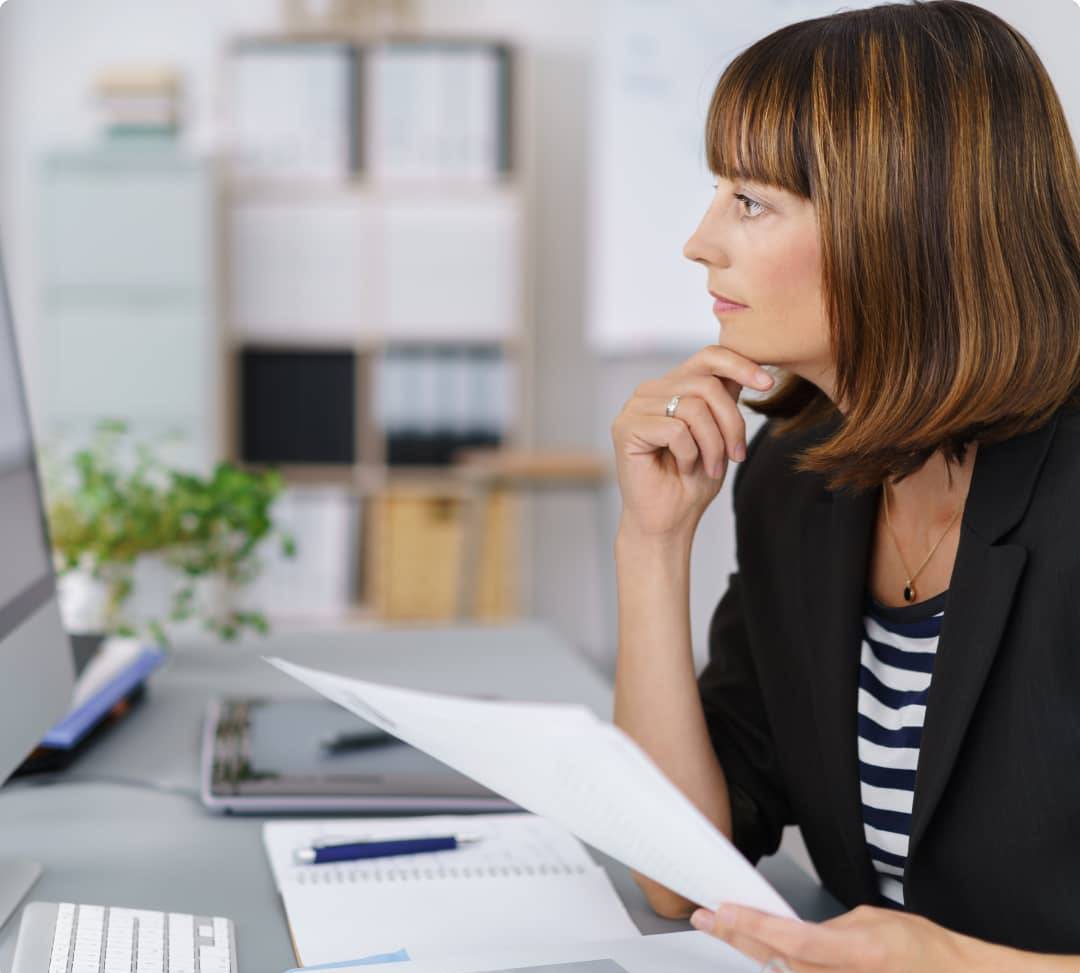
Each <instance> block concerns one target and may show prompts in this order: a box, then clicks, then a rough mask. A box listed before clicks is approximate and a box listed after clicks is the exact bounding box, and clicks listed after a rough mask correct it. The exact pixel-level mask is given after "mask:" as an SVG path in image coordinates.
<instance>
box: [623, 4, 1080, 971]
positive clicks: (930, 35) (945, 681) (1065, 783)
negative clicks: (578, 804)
mask: <svg viewBox="0 0 1080 973" xmlns="http://www.w3.org/2000/svg"><path fill="white" fill-rule="evenodd" d="M706 143H707V152H708V161H709V167H710V169H711V170H712V171H713V173H714V174H715V176H716V178H717V182H716V193H715V196H714V197H713V200H712V202H711V204H710V206H709V208H708V210H707V212H706V213H705V215H704V218H703V219H702V221H701V224H700V226H699V227H698V228H697V230H696V232H695V233H694V234H693V236H692V237H691V238H690V240H689V241H688V242H687V244H686V247H685V251H684V252H685V255H686V256H687V257H688V258H689V259H691V260H694V261H696V262H698V263H700V264H701V265H702V266H703V267H704V268H705V269H706V271H707V287H708V289H709V292H710V294H712V296H713V297H714V298H722V300H718V302H717V304H716V305H715V306H714V307H715V310H716V315H717V317H718V318H719V320H720V323H721V334H720V340H719V342H718V344H716V345H710V346H709V347H707V348H705V349H704V350H702V351H701V352H699V353H698V354H696V355H694V356H693V357H692V358H690V359H689V360H687V361H686V362H685V363H683V364H682V365H681V366H679V367H678V368H676V369H675V370H673V371H672V372H670V373H669V374H667V375H665V376H663V377H662V378H659V379H656V380H655V381H648V382H645V383H644V384H643V385H641V386H640V387H639V388H638V389H637V390H636V391H635V393H634V395H633V396H632V397H631V398H630V399H629V401H628V402H627V403H626V405H625V406H624V408H623V409H622V411H621V412H620V414H619V416H618V417H617V418H616V420H615V422H614V424H613V426H612V436H613V440H614V444H615V449H616V454H617V468H618V477H619V485H620V489H621V492H622V498H623V511H622V518H621V522H620V526H619V532H618V537H617V541H616V562H617V574H618V588H619V629H620V642H619V657H618V664H617V672H616V706H615V720H616V723H617V724H618V725H619V726H621V727H622V728H623V729H624V730H625V731H626V732H627V733H629V734H630V735H631V736H632V737H634V738H635V739H636V740H637V742H638V743H639V744H640V745H641V746H642V747H643V748H644V749H645V750H646V751H647V752H648V753H649V754H650V755H651V756H652V757H653V759H654V760H655V761H656V762H657V764H658V765H659V766H660V767H661V768H662V769H663V770H664V771H665V773H666V774H667V775H668V776H669V777H670V778H671V779H672V780H673V781H674V783H675V784H676V785H677V786H679V787H680V788H681V789H682V790H683V791H684V792H685V793H686V794H687V795H688V796H689V797H690V799H691V800H693V801H694V802H695V804H696V805H697V806H698V807H699V808H700V809H701V811H702V812H703V813H704V814H705V815H707V816H708V817H709V818H710V819H711V820H712V822H713V823H714V824H715V825H716V827H717V828H719V829H720V830H721V831H722V832H723V833H724V834H725V835H727V836H728V837H729V838H730V839H731V840H732V841H733V843H734V844H735V846H736V847H737V848H739V850H740V851H741V852H742V853H743V854H744V855H746V857H747V858H748V859H749V860H750V861H751V862H752V863H755V864H756V862H757V861H758V860H759V859H760V858H761V857H762V856H763V855H767V854H771V853H772V852H773V851H775V850H776V848H777V846H778V844H779V841H780V837H781V831H782V829H783V827H784V826H785V825H788V824H798V825H799V826H800V827H801V830H802V833H803V836H804V838H805V839H806V843H807V847H808V849H809V851H810V855H811V857H812V859H813V861H814V864H815V866H816V868H817V870H818V872H819V874H820V876H821V878H822V881H823V883H824V885H825V886H826V888H828V889H829V890H830V891H831V892H832V893H833V894H834V895H836V896H837V897H838V898H839V899H840V900H841V901H842V902H843V903H844V904H845V905H846V906H848V907H849V908H852V909H853V911H851V912H848V913H847V914H845V915H843V916H841V917H839V918H837V919H835V920H832V921H829V922H826V923H823V924H820V925H815V924H810V923H801V922H797V921H793V920H788V919H783V918H779V917H767V916H765V915H764V914H761V913H755V912H754V911H753V910H749V909H745V908H736V909H734V910H733V917H734V918H733V922H734V925H732V924H731V923H729V922H726V921H725V920H726V918H727V913H726V910H722V912H721V913H720V914H717V915H713V914H711V913H706V912H704V911H703V910H698V911H697V912H695V913H694V923H695V925H698V927H699V928H703V929H708V930H710V931H712V932H713V933H714V934H716V935H718V936H722V937H723V938H725V939H726V940H727V941H728V942H730V943H731V944H732V945H734V946H735V947H737V948H738V949H740V950H742V951H743V952H745V953H747V954H749V955H750V956H752V957H755V958H758V959H760V960H762V961H765V960H768V959H770V958H772V957H781V958H783V959H784V960H786V962H787V963H788V965H789V966H790V967H791V968H792V969H793V970H795V971H801V970H815V971H824V970H871V969H872V970H879V971H890V973H891V971H901V970H903V971H909V970H912V971H913V970H918V971H919V973H932V971H936V970H949V971H956V970H967V969H971V970H976V969H978V970H988V969H993V970H1013V969H1015V970H1023V971H1025V973H1037V971H1040V970H1059V969H1060V970H1070V971H1072V973H1075V971H1076V970H1078V969H1080V867H1078V866H1080V607H1078V604H1077V599H1076V598H1075V597H1073V596H1072V595H1073V592H1074V591H1076V590H1077V581H1078V580H1080V526H1078V523H1077V520H1076V513H1075V508H1076V498H1077V497H1078V496H1080V412H1078V388H1080V164H1078V161H1077V156H1076V151H1075V148H1074V145H1073V142H1072V139H1071V137H1070V134H1069V131H1068V127H1067V124H1066V121H1065V118H1064V115H1063V112H1062V109H1061V106H1060V103H1059V101H1058V99H1057V96H1056V93H1055V92H1054V89H1053V86H1052V84H1051V82H1050V80H1049V78H1048V76H1047V74H1046V72H1045V70H1044V68H1043V66H1042V64H1041V62H1040V61H1039V59H1038V57H1037V56H1036V54H1035V53H1034V51H1033V50H1032V49H1031V47H1030V46H1029V44H1028V43H1027V42H1026V41H1025V39H1024V38H1023V37H1022V36H1021V35H1020V34H1018V33H1017V32H1016V31H1015V30H1014V29H1013V28H1011V27H1010V26H1009V25H1008V24H1006V23H1005V22H1003V21H1002V20H1001V19H1000V18H998V17H996V16H995V15H993V14H992V13H990V12H988V11H987V10H985V9H983V8H980V7H978V6H975V5H973V4H969V3H962V2H958V0H941V2H928V3H922V2H916V3H914V4H911V5H908V4H888V5H884V6H879V7H875V8H871V9H866V10H856V11H846V12H841V13H838V14H835V15H833V16H829V17H823V18H819V19H815V20H810V21H806V22H802V23H796V24H792V25H790V26H787V27H785V28H783V29H781V30H778V31H776V32H775V33H773V34H771V35H769V36H768V37H765V38H764V39H762V40H760V41H758V42H757V43H756V44H754V45H753V46H751V47H750V48H748V49H747V50H746V51H744V52H743V53H742V54H741V55H740V56H738V57H737V58H736V59H735V60H734V61H733V62H732V63H731V65H730V66H729V67H728V68H727V70H726V71H725V72H724V74H723V76H722V77H721V79H720V81H719V83H718V85H717V88H716V91H715V93H714V95H713V98H712V103H711V106H710V108H709V113H708V122H707V129H706ZM724 301H730V302H738V303H739V305H740V306H738V307H735V306H733V305H732V304H731V303H724ZM762 363H766V364H768V365H769V366H770V367H775V368H776V369H778V372H779V373H778V375H777V376H776V379H774V377H773V376H770V375H769V374H768V373H767V372H765V371H763V370H762V369H761V368H759V365H761V364H762ZM743 387H749V388H752V389H757V390H760V391H765V392H769V393H770V394H768V395H767V397H764V398H761V399H759V400H757V401H755V402H754V403H753V404H752V405H750V406H749V407H750V408H752V409H753V410H754V411H756V412H758V413H761V414H763V415H765V416H766V417H767V421H766V422H765V423H764V425H763V426H762V428H761V429H760V430H759V431H758V432H757V434H756V435H755V436H754V437H753V439H752V441H751V442H750V444H749V446H747V445H746V442H745V424H744V422H743V419H742V417H741V414H740V412H739V409H738V407H737V405H736V402H737V400H738V396H739V394H740V392H741V390H742V388H743ZM729 457H730V458H731V459H733V460H735V461H736V462H738V463H740V464H741V465H740V466H738V467H737V472H736V474H735V482H734V491H733V493H734V510H735V523H736V553H737V560H738V570H737V571H736V572H735V573H733V574H732V575H731V576H730V579H729V583H728V587H727V591H726V593H725V594H724V595H723V597H722V598H721V599H720V602H719V605H718V607H717V609H716V612H715V615H714V617H713V620H712V624H711V626H710V632H709V656H710V658H709V662H708V665H707V666H706V668H705V669H704V671H703V672H702V673H701V674H700V676H699V677H697V678H695V672H694V666H693V658H692V654H691V643H690V632H689V618H688V614H689V612H688V597H689V583H690V582H689V563H690V549H691V542H692V539H693V536H694V533H695V530H696V528H697V524H698V522H699V520H700V517H701V515H702V513H703V512H704V510H705V509H706V507H707V506H708V505H709V503H710V502H711V501H712V500H713V499H714V498H715V497H716V495H717V493H718V491H719V490H720V488H721V485H722V484H723V482H724V479H725V477H726V475H727V471H728V459H729ZM916 771H917V774H916ZM636 878H637V880H638V882H639V884H640V885H641V886H642V887H643V889H644V890H645V892H646V894H647V895H648V898H649V901H650V903H651V904H652V906H653V907H654V908H655V909H656V910H657V911H658V912H659V913H661V914H663V915H667V916H672V917H677V916H688V915H690V914H691V912H692V911H693V909H694V903H691V902H689V901H687V900H685V899H683V898H682V897H681V896H678V895H677V894H675V893H673V892H671V891H670V890H668V889H665V888H663V887H661V886H659V885H658V884H657V883H655V882H653V881H651V880H649V879H647V878H646V877H644V876H641V875H638V876H636ZM856 907H857V908H856Z"/></svg>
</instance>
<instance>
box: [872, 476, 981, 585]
mask: <svg viewBox="0 0 1080 973" xmlns="http://www.w3.org/2000/svg"><path fill="white" fill-rule="evenodd" d="M881 493H882V496H883V498H884V500H885V523H886V524H888V526H889V533H890V534H892V539H893V543H894V544H895V545H896V553H897V554H899V555H900V563H901V564H903V565H904V573H905V575H907V584H906V585H904V601H914V600H915V598H916V593H915V583H914V582H915V578H916V577H918V574H919V571H921V570H922V569H923V568H925V567H926V562H927V561H929V560H930V558H931V557H933V556H934V551H936V550H937V549H938V544H940V543H941V542H942V541H943V540H945V536H946V534H948V533H949V531H950V530H952V525H953V524H955V523H956V518H957V517H959V516H960V511H961V510H963V509H964V504H963V503H961V504H960V506H959V507H957V508H956V513H954V514H953V518H952V520H950V521H949V526H948V527H946V528H945V533H944V534H942V535H941V537H939V538H938V542H937V544H935V545H934V546H933V547H932V548H930V553H929V554H927V555H926V558H925V560H924V561H923V563H922V564H920V565H919V570H918V571H916V572H915V573H914V574H912V573H911V572H910V571H909V570H908V566H907V562H905V561H904V554H903V552H902V551H901V550H900V542H899V541H898V540H897V539H896V534H895V532H894V531H893V528H892V521H891V520H890V519H889V489H888V484H886V483H882V484H881Z"/></svg>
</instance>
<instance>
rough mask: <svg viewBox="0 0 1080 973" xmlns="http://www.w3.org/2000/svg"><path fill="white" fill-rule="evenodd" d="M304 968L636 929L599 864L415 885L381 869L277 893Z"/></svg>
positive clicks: (386, 864)
mask: <svg viewBox="0 0 1080 973" xmlns="http://www.w3.org/2000/svg"><path fill="white" fill-rule="evenodd" d="M280 891H281V897H282V899H283V900H284V902H285V911H286V912H287V913H288V917H289V925H290V927H291V930H292V936H293V941H294V942H295V944H296V952H297V954H298V959H299V960H300V962H301V963H304V964H306V965H313V964H318V963H333V962H337V961H340V960H343V959H348V958H349V957H354V956H355V957H358V956H365V955H367V954H370V953H384V952H390V951H393V950H395V949H400V948H402V947H403V946H404V947H405V948H407V949H408V951H409V955H410V956H429V957H430V956H441V955H443V954H444V953H445V952H446V951H448V950H460V949H462V948H465V947H472V948H475V947H477V946H479V945H481V944H482V945H485V946H504V947H510V946H516V945H523V944H530V943H532V944H541V943H575V942H577V943H580V942H591V941H594V940H600V939H612V938H620V939H622V938H627V937H633V936H636V935H638V930H637V928H636V927H635V926H634V923H633V921H632V920H631V919H630V917H629V915H627V913H626V909H625V908H624V907H623V904H622V902H621V900H620V899H619V896H618V894H617V893H616V891H615V889H614V887H613V886H612V885H611V880H610V879H609V878H608V875H607V872H605V871H604V869H603V868H602V867H601V866H599V865H596V864H592V865H590V866H588V867H587V868H586V867H584V866H583V867H582V870H581V871H580V872H579V871H577V870H575V871H574V872H573V873H572V874H569V875H564V874H559V875H548V876H543V877H530V878H524V877H518V878H512V877H502V878H484V877H474V878H468V877H464V878H463V877H462V876H461V875H460V874H459V875H457V876H447V877H438V876H437V875H434V877H429V876H424V877H421V878H416V877H412V876H411V870H410V869H408V867H407V866H405V867H398V866H394V865H392V864H391V863H390V859H386V860H385V861H383V862H382V869H381V878H379V879H371V880H369V881H366V882H354V883H352V884H347V885H341V884H336V883H334V884H325V885H323V884H319V885H313V884H300V883H298V882H290V883H288V884H286V885H284V886H282V888H281V889H280Z"/></svg>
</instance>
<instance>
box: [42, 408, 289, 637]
mask: <svg viewBox="0 0 1080 973" xmlns="http://www.w3.org/2000/svg"><path fill="white" fill-rule="evenodd" d="M122 453H123V454H125V455H126V460H125V459H123V458H122V455H121V454H122ZM43 469H44V471H45V475H44V477H43V480H44V483H43V486H44V492H45V497H46V509H47V517H48V521H49V530H50V536H51V540H52V546H53V551H54V558H55V561H56V566H57V573H58V577H59V584H60V589H61V591H60V595H61V606H62V608H63V609H64V610H65V616H66V617H65V621H66V623H67V624H68V628H69V629H74V630H77V631H78V630H82V631H87V630H89V631H91V632H93V633H95V634H97V635H99V636H104V635H134V636H140V637H144V636H150V637H152V638H153V639H154V640H155V641H156V642H158V643H159V644H162V645H168V644H170V639H169V630H170V629H171V628H173V627H174V626H176V625H179V624H183V623H187V624H188V625H190V624H191V623H198V624H200V625H201V627H202V628H203V629H205V630H207V631H210V632H212V633H215V634H216V635H218V636H219V637H220V638H222V639H226V640H231V639H236V638H238V637H239V636H240V634H241V633H242V632H243V631H245V630H250V631H255V632H259V633H262V634H265V633H266V632H267V631H269V624H268V622H267V620H266V618H265V617H264V615H263V614H262V613H261V612H258V611H248V610H239V609H237V608H235V607H234V601H235V598H234V596H235V595H236V594H237V593H238V590H239V589H241V588H242V587H243V586H245V585H247V584H248V583H250V582H251V581H252V580H253V579H254V578H255V577H256V576H257V575H258V573H259V571H260V569H261V566H262V565H261V562H260V560H259V558H258V551H259V548H260V546H261V545H262V544H263V543H264V542H266V541H268V540H270V539H271V538H275V537H276V539H277V540H278V542H279V543H280V544H281V549H282V552H283V554H285V556H287V557H292V556H295V549H296V548H295V541H294V540H293V538H292V537H291V536H290V535H288V534H286V533H284V532H282V531H280V530H277V529H276V528H275V526H274V524H273V522H272V520H271V517H270V508H271V506H272V504H273V501H274V499H275V498H276V497H277V496H278V494H279V493H280V492H281V490H282V488H283V485H284V484H283V480H282V477H281V474H280V473H279V472H277V471H276V470H268V471H264V472H258V471H247V470H244V469H241V468H239V467H237V466H235V465H234V464H232V463H228V462H220V463H218V464H217V465H216V466H215V468H214V470H213V472H212V473H211V474H210V475H209V476H207V477H202V476H198V475H196V474H193V473H189V472H184V471H181V470H176V469H169V468H168V467H167V466H166V465H165V464H164V463H163V462H162V461H161V459H160V458H159V456H158V454H157V452H156V451H155V449H154V448H152V447H150V446H148V445H147V444H145V443H132V442H131V441H130V439H129V436H128V427H127V424H126V423H124V422H122V421H118V420H107V421H103V422H101V423H99V424H98V425H97V427H96V429H95V436H94V441H93V442H92V444H91V445H90V446H89V447H88V448H85V449H80V450H78V451H76V452H75V453H74V454H72V456H71V457H70V459H69V460H67V461H64V462H60V461H57V460H56V459H55V458H54V457H50V456H46V457H45V461H44V462H43ZM153 562H157V565H158V567H159V568H162V569H164V571H163V572H162V571H160V570H159V574H162V573H163V574H164V576H165V577H166V578H167V579H170V580H169V582H168V588H169V589H171V590H168V591H167V592H166V595H167V596H166V599H165V602H164V604H163V605H161V606H159V607H158V609H157V610H152V611H150V612H149V613H145V614H144V617H141V618H140V617H136V616H135V615H134V614H132V612H131V610H130V609H131V603H132V599H133V595H135V588H136V581H137V578H138V577H139V572H138V570H137V569H138V568H139V567H140V566H145V565H146V564H147V563H153Z"/></svg>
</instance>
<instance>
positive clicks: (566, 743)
mask: <svg viewBox="0 0 1080 973" xmlns="http://www.w3.org/2000/svg"><path fill="white" fill-rule="evenodd" d="M267 661H268V662H270V663H271V664H272V665H275V666H276V667H277V668H279V669H280V670H281V671H282V672H285V673H287V674H288V675H290V676H292V677H293V678H295V679H297V680H299V681H300V682H302V683H304V684H306V685H308V686H310V687H311V688H312V689H314V690H316V691H317V692H320V693H322V694H323V695H324V696H326V697H327V698H328V699H330V700H332V701H333V702H335V703H338V704H339V705H341V706H344V707H345V708H346V709H348V710H351V711H352V712H353V713H356V714H357V715H358V716H360V717H362V718H363V719H365V720H368V721H369V722H371V723H374V724H375V725H376V726H378V727H380V728H381V729H384V730H386V732H388V733H391V734H393V735H394V736H396V737H398V738H399V739H401V740H404V741H405V742H406V743H409V744H411V745H412V746H414V747H416V748H417V749H419V750H423V751H424V752H425V753H428V754H430V755H431V756H433V757H435V758H436V759H437V760H441V761H442V762H443V763H445V764H448V765H449V766H451V767H453V768H454V769H455V770H458V771H459V772H461V773H463V774H465V775H466V776H468V777H471V778H473V779H474V780H476V781H477V782H479V783H481V784H483V785H484V786H485V787H488V788H490V789H491V790H493V791H495V792H496V793H499V794H501V795H503V796H504V797H506V798H508V799H509V800H511V801H513V802H514V803H516V804H518V805H519V806H520V807H522V808H525V809H526V810H529V811H532V812H534V813H535V814H539V815H541V816H543V817H545V818H548V819H550V820H551V821H553V822H555V823H557V824H560V825H562V826H563V827H565V828H566V829H567V830H568V831H570V832H572V833H573V834H575V835H577V836H578V837H579V838H581V840H582V841H585V842H587V843H588V844H590V845H592V846H593V847H595V848H598V849H599V850H600V851H603V852H605V853H606V854H608V855H611V856H612V857H613V858H616V859H618V860H619V861H621V862H622V863H623V864H625V865H627V866H628V867H630V868H633V869H635V870H637V871H638V872H641V873H642V874H644V875H647V876H649V877H650V878H652V879H654V880H655V881H657V882H660V883H661V884H662V885H665V886H666V887H667V888H669V889H672V890H673V891H675V892H678V893H679V894H681V895H683V896H685V897H686V898H688V899H690V900H691V901H692V902H696V903H698V904H700V905H703V906H706V907H707V908H710V909H715V908H717V907H718V906H719V905H720V903H721V902H734V903H739V904H742V905H748V906H752V907H754V908H758V909H763V910H765V911H768V912H772V913H775V914H777V915H782V916H788V917H792V918H795V912H794V910H793V909H792V908H791V906H789V905H788V904H787V902H785V901H784V899H783V897H782V896H781V895H780V894H779V893H778V892H777V891H776V890H775V889H774V888H773V887H772V886H771V885H770V884H769V883H768V881H767V880H766V879H765V877H764V876H763V875H761V873H760V872H758V871H757V870H756V869H755V868H753V867H752V866H751V865H750V863H749V862H748V861H747V860H746V859H745V858H744V857H743V856H742V854H741V853H740V852H739V851H738V850H737V849H736V848H735V847H734V846H733V845H732V844H731V842H729V841H728V840H727V838H725V837H724V835H723V834H721V833H720V832H719V831H718V830H717V829H716V828H715V827H714V826H713V825H712V824H711V823H710V822H709V820H708V819H707V818H706V817H705V816H704V815H703V814H702V813H701V812H700V811H699V810H698V809H697V808H696V807H695V806H694V805H693V804H692V803H691V801H690V800H689V799H688V798H687V797H686V796H685V795H684V794H683V793H682V792H681V791H680V790H679V789H678V788H677V787H675V785H674V784H672V783H671V781H669V780H668V779H667V777H665V776H664V774H663V772H662V771H661V770H660V769H659V768H658V767H657V766H656V764H654V763H653V762H652V760H651V759H650V758H649V757H648V756H647V755H646V754H645V752H644V751H643V750H642V749H641V748H640V747H639V746H638V745H637V744H636V743H634V741H633V740H631V739H630V738H629V737H628V736H627V735H626V734H625V733H623V732H622V731H621V730H620V729H619V728H618V727H616V726H614V725H613V724H611V723H606V722H604V721H602V720H600V719H598V718H597V717H596V716H595V715H594V714H593V713H592V712H591V711H590V710H589V709H588V708H587V707H585V706H582V705H576V704H564V703H536V702H504V701H499V700H473V699H466V698H461V697H455V696H446V695H441V694H436V693H427V692H419V691H416V690H410V689H402V688H399V687H395V686H385V685H381V684H379V683H372V682H365V681H363V680H359V679H349V678H346V677H344V676H338V675H334V674H332V673H328V672H323V671H320V670H317V669H310V668H308V667H306V666H299V665H295V664H294V663H291V662H286V661H285V660H283V659H274V658H270V659H267ZM408 945H409V944H408V943H405V942H403V943H399V944H395V945H394V947H393V948H397V947H399V946H406V947H407V946H408Z"/></svg>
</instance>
